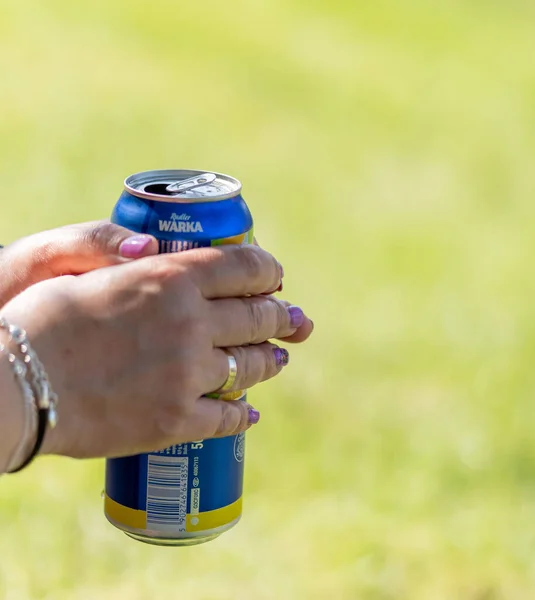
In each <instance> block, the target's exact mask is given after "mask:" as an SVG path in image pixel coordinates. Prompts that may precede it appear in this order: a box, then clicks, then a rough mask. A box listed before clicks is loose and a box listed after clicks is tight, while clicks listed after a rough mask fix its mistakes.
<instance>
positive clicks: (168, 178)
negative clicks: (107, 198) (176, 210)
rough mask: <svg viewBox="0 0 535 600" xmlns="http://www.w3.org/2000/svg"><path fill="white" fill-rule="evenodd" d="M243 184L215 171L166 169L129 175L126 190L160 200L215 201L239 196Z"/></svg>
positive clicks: (149, 198)
mask: <svg viewBox="0 0 535 600" xmlns="http://www.w3.org/2000/svg"><path fill="white" fill-rule="evenodd" d="M241 187H242V186H241V183H240V182H239V181H238V180H237V179H235V178H234V177H230V176H229V175H223V174H222V173H214V172H213V171H193V170H189V169H166V170H155V171H143V172H141V173H136V174H134V175H130V177H127V178H126V179H125V181H124V189H125V190H126V191H127V192H128V193H130V194H132V195H133V196H137V197H138V198H146V199H148V200H159V201H161V202H192V201H195V202H213V201H215V200H226V199H227V198H233V197H234V196H237V195H238V194H239V193H240V191H241Z"/></svg>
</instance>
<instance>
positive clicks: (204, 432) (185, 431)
mask: <svg viewBox="0 0 535 600" xmlns="http://www.w3.org/2000/svg"><path fill="white" fill-rule="evenodd" d="M259 420H260V413H259V412H258V411H257V410H255V409H254V408H253V407H252V406H251V405H249V404H247V402H241V401H238V400H234V401H225V400H212V399H211V398H206V397H202V398H199V399H198V400H197V402H196V403H195V408H194V410H193V412H192V413H191V414H190V415H188V416H187V417H186V419H185V421H184V422H183V423H182V424H181V428H180V429H181V431H180V437H181V438H184V439H186V438H187V439H188V440H204V439H209V438H214V437H226V436H228V435H236V434H238V433H241V432H242V431H245V430H247V429H249V427H251V425H255V424H256V423H258V421H259Z"/></svg>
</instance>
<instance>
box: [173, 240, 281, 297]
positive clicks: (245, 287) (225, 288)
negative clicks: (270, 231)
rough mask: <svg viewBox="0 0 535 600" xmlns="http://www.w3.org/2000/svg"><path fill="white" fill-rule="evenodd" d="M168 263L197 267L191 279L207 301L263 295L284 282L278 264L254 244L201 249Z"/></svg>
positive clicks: (192, 271) (186, 253) (193, 270)
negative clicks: (175, 261) (175, 262)
mask: <svg viewBox="0 0 535 600" xmlns="http://www.w3.org/2000/svg"><path fill="white" fill-rule="evenodd" d="M168 260H180V262H181V264H183V265H184V264H186V265H188V264H189V265H191V266H192V267H194V268H192V269H191V276H192V278H193V279H194V281H195V282H196V284H197V285H198V287H199V289H200V290H201V292H202V294H203V295H204V297H205V298H208V299H211V298H229V297H235V296H248V295H257V294H262V293H264V292H266V291H269V290H274V289H277V287H278V286H279V285H280V282H281V276H282V267H281V265H280V264H279V262H278V261H277V260H276V259H275V258H274V257H273V256H272V255H271V254H269V253H268V252H266V251H265V250H263V249H262V248H259V247H258V246H254V245H253V244H240V245H231V246H218V247H214V248H198V249H195V250H189V251H188V252H185V253H183V254H182V255H181V256H180V258H176V257H174V256H172V255H170V256H169V257H168Z"/></svg>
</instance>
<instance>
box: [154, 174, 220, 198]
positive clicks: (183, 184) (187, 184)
mask: <svg viewBox="0 0 535 600" xmlns="http://www.w3.org/2000/svg"><path fill="white" fill-rule="evenodd" d="M216 177H217V176H216V175H214V174H213V173H203V174H202V175H196V176H195V177H190V178H189V179H182V181H177V182H175V183H171V184H169V185H168V186H167V187H166V188H165V189H166V190H167V191H168V192H169V193H171V194H182V193H183V192H187V191H188V190H192V189H194V188H196V187H200V186H202V185H207V184H208V183H212V182H213V181H215V180H216Z"/></svg>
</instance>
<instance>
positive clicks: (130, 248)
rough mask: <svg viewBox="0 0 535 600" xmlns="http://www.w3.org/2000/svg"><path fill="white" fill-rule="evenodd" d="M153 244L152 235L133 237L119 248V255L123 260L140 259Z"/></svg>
mask: <svg viewBox="0 0 535 600" xmlns="http://www.w3.org/2000/svg"><path fill="white" fill-rule="evenodd" d="M151 242H152V237H151V236H150V235H133V236H132V237H129V238H127V239H126V240H124V242H123V243H122V244H121V245H120V246H119V254H120V255H121V256H122V257H123V258H139V257H140V256H142V255H143V252H144V251H145V249H146V248H147V246H148V245H149V244H150V243H151Z"/></svg>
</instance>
